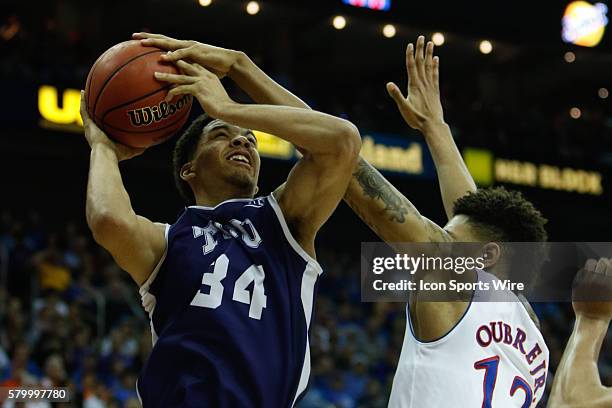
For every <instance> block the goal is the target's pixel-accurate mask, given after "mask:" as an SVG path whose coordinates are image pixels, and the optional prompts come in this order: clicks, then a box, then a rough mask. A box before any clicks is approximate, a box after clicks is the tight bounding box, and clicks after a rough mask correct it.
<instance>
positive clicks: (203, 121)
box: [172, 113, 212, 205]
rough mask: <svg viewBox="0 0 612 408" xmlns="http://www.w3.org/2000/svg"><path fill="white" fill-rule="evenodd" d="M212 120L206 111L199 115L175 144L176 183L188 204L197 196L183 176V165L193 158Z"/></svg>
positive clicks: (173, 161)
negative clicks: (204, 131)
mask: <svg viewBox="0 0 612 408" xmlns="http://www.w3.org/2000/svg"><path fill="white" fill-rule="evenodd" d="M211 120H212V118H211V117H209V116H208V115H207V114H205V113H204V114H202V115H200V116H198V117H197V118H196V119H195V120H194V121H193V122H191V125H189V127H188V128H187V130H185V132H184V133H183V134H182V135H181V137H180V138H179V139H178V141H177V142H176V145H175V146H174V152H173V154H172V171H173V173H174V174H173V175H174V184H175V185H176V188H177V189H178V191H179V193H180V195H181V197H183V199H184V200H185V201H186V202H187V205H192V204H195V196H194V195H193V191H192V190H191V187H190V186H189V184H188V183H187V182H186V181H185V180H183V179H182V178H181V167H183V165H184V164H185V163H187V162H188V161H189V160H191V159H193V155H194V153H195V151H196V147H197V146H198V143H199V142H200V137H201V136H202V131H203V130H204V128H205V127H206V125H207V124H208V123H210V121H211Z"/></svg>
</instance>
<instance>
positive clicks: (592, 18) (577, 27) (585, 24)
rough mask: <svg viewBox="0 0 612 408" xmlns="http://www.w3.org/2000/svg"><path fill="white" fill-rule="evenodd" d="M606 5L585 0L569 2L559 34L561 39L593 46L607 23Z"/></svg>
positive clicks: (597, 42)
mask: <svg viewBox="0 0 612 408" xmlns="http://www.w3.org/2000/svg"><path fill="white" fill-rule="evenodd" d="M607 13H608V6H606V5H605V4H603V3H596V4H591V3H588V2H586V1H574V2H571V3H570V4H569V5H568V6H567V8H566V9H565V13H564V15H563V20H562V25H563V30H562V33H561V36H562V38H563V41H565V42H567V43H571V44H575V45H581V46H583V47H595V46H596V45H597V44H599V42H600V41H601V39H602V37H603V35H604V31H605V29H606V25H608V17H606V14H607Z"/></svg>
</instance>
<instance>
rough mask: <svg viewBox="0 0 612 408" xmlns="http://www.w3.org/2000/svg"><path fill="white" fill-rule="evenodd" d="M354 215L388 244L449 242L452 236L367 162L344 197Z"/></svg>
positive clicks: (362, 162)
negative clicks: (423, 214)
mask: <svg viewBox="0 0 612 408" xmlns="http://www.w3.org/2000/svg"><path fill="white" fill-rule="evenodd" d="M344 200H345V201H346V203H347V204H348V205H349V206H350V207H351V208H352V209H353V211H354V212H355V213H356V214H357V215H358V216H359V217H360V218H361V219H362V220H363V221H364V222H365V223H366V224H367V225H368V226H369V227H370V228H372V230H373V231H374V232H375V233H376V234H377V235H378V236H379V237H380V238H381V239H382V240H383V241H385V242H445V241H448V240H449V236H448V234H447V233H446V232H445V231H444V230H443V229H442V228H441V227H439V226H438V225H437V224H435V223H434V222H432V221H430V220H429V219H427V218H426V217H424V216H422V215H421V214H420V213H419V211H418V210H417V209H416V208H415V206H414V205H413V204H412V203H411V202H410V201H409V200H408V199H407V198H406V197H405V196H404V195H403V194H402V193H400V192H399V191H398V190H397V189H396V188H395V187H394V186H393V185H392V184H391V183H390V182H389V181H388V180H387V179H385V178H384V177H383V176H382V174H380V173H379V172H378V170H376V169H375V168H374V167H372V165H371V164H369V163H368V162H367V161H366V160H364V159H363V158H359V162H358V164H357V166H356V168H355V169H354V171H353V173H352V178H351V180H350V183H349V185H348V188H347V191H346V194H345V196H344Z"/></svg>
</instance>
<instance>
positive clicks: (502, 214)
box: [454, 187, 548, 242]
mask: <svg viewBox="0 0 612 408" xmlns="http://www.w3.org/2000/svg"><path fill="white" fill-rule="evenodd" d="M454 212H455V215H465V216H467V217H469V219H470V222H471V223H472V224H473V225H474V227H475V229H476V231H477V233H478V234H479V235H481V236H482V238H485V239H487V240H489V239H492V240H496V241H502V242H504V241H505V242H544V241H546V240H547V238H548V237H547V234H546V230H545V228H544V225H545V224H546V222H547V220H546V219H545V218H544V217H543V216H542V214H541V213H540V211H538V210H537V209H536V208H535V207H534V206H533V204H532V203H531V202H530V201H528V200H527V199H525V197H523V195H522V194H521V193H520V192H518V191H509V190H506V189H505V188H503V187H495V188H485V189H479V190H478V191H476V192H470V193H468V194H466V195H465V196H463V197H461V198H459V199H457V201H455V204H454Z"/></svg>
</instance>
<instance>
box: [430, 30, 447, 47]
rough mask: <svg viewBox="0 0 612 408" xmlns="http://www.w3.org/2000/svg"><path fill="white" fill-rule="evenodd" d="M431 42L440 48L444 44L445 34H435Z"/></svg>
mask: <svg viewBox="0 0 612 408" xmlns="http://www.w3.org/2000/svg"><path fill="white" fill-rule="evenodd" d="M431 41H432V42H433V43H434V45H435V46H437V47H439V46H441V45H442V44H444V34H442V33H434V34H433V35H432V36H431Z"/></svg>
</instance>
